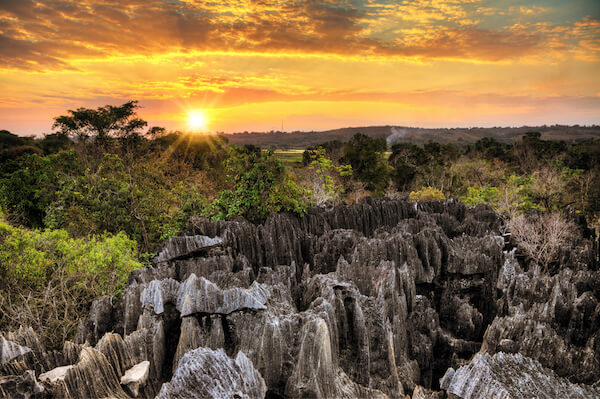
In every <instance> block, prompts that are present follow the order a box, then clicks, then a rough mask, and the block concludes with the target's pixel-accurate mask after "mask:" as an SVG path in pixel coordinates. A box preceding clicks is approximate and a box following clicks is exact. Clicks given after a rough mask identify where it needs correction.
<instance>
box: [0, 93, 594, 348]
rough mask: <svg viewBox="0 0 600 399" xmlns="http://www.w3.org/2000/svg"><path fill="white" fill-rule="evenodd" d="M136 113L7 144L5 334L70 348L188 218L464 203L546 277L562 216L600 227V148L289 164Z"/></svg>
mask: <svg viewBox="0 0 600 399" xmlns="http://www.w3.org/2000/svg"><path fill="white" fill-rule="evenodd" d="M138 108H139V107H138V104H137V103H136V102H134V101H131V102H128V103H125V104H123V105H121V106H105V107H100V108H97V109H86V108H80V109H78V110H74V111H69V112H68V113H67V114H66V115H62V116H59V117H57V118H56V119H55V124H54V131H55V132H54V133H52V134H48V135H46V136H44V137H41V138H33V137H19V136H16V135H14V134H11V133H10V132H7V131H0V209H1V210H2V214H1V215H0V301H1V302H0V330H7V329H12V328H15V327H16V326H18V325H19V324H29V325H33V326H34V327H35V328H37V329H39V330H40V331H43V332H44V335H45V337H46V339H47V341H48V343H50V344H51V345H53V344H57V343H59V342H62V341H63V340H64V338H66V337H71V336H72V335H73V334H74V332H75V329H76V321H77V318H78V315H79V314H82V313H83V312H84V311H85V310H86V309H87V308H89V305H90V304H91V301H93V300H94V299H95V298H97V297H99V296H101V295H106V294H108V295H117V296H118V293H119V290H120V289H121V288H122V286H123V284H124V282H125V280H126V277H127V275H128V273H129V272H130V271H131V270H133V269H135V268H139V267H143V266H144V265H145V264H146V263H147V261H146V260H147V259H148V258H149V257H150V256H151V254H152V253H153V252H155V251H156V249H157V247H158V245H159V244H160V243H161V242H162V241H163V240H164V239H166V238H168V237H170V236H172V235H174V234H177V233H179V232H181V231H182V230H184V229H185V228H186V227H187V223H188V220H189V218H190V216H192V215H196V216H204V217H208V218H211V219H214V220H223V219H231V218H235V217H245V218H247V219H249V220H251V221H254V222H261V221H263V220H265V219H266V218H267V217H268V216H269V215H270V214H272V213H274V212H279V211H287V212H293V213H296V214H298V215H303V214H304V213H305V212H306V210H307V207H308V206H310V205H312V204H318V205H325V204H331V203H342V202H355V201H358V200H359V199H360V197H362V196H364V195H367V194H370V195H377V196H382V195H391V196H402V195H404V196H406V197H408V198H409V199H410V200H413V201H427V200H439V199H443V198H451V197H455V198H459V199H461V200H462V201H463V202H465V203H466V204H468V205H472V206H474V205H477V204H481V203H487V204H490V205H491V206H493V207H494V208H495V209H496V210H498V211H499V212H501V213H503V214H505V215H506V218H507V220H508V221H510V223H507V226H510V228H511V230H513V231H514V233H515V237H516V238H517V239H519V237H521V239H522V240H523V247H524V248H529V251H530V258H531V259H532V261H534V262H536V263H537V264H539V265H540V266H541V267H542V268H543V269H544V270H546V271H548V272H551V271H552V267H553V262H555V260H556V259H555V258H556V246H557V245H559V244H560V242H561V241H564V239H566V238H564V233H565V232H568V234H569V235H571V236H572V235H573V234H576V228H575V226H574V225H573V224H572V223H570V222H568V221H567V219H565V217H564V215H565V214H567V213H570V214H573V213H579V214H582V215H585V216H586V217H587V219H588V220H589V221H591V222H592V223H594V224H595V225H597V224H598V217H599V215H600V184H598V183H599V182H600V179H599V178H600V141H598V140H588V141H585V142H579V143H576V144H573V143H566V142H564V141H553V140H542V138H541V135H540V134H539V133H535V132H528V133H526V134H525V135H524V136H523V137H522V138H521V139H520V140H518V141H515V142H514V143H512V144H511V143H505V142H500V141H497V140H495V139H493V138H482V139H480V140H478V141H477V142H475V143H473V144H465V145H461V146H459V145H455V144H447V143H446V144H442V143H437V142H433V141H429V142H426V143H424V144H422V145H417V144H413V143H409V142H402V143H397V144H395V145H393V146H392V147H391V148H388V146H387V143H386V141H385V139H382V138H372V137H369V136H366V135H363V134H360V133H359V134H355V135H354V136H352V137H351V139H350V140H349V141H347V142H345V143H344V142H340V141H330V142H326V143H323V144H322V145H320V146H315V147H311V148H309V149H307V150H306V151H305V152H304V154H303V156H302V161H301V162H300V161H298V162H283V161H282V159H281V158H280V157H278V156H277V154H276V153H274V152H273V151H271V150H263V149H261V148H258V147H255V146H253V145H245V146H242V147H238V146H234V145H229V144H228V142H227V140H226V139H225V138H224V137H223V136H211V135H195V134H187V133H181V132H167V131H165V130H164V129H161V128H157V127H150V128H149V127H148V126H147V123H146V122H145V121H144V120H142V119H140V118H139V117H138V116H137V114H136V113H137V110H138ZM298 155H300V154H298ZM298 158H299V157H298ZM298 160H299V159H298ZM544 218H546V219H544ZM540 224H545V225H549V224H552V226H553V230H552V231H553V232H554V233H553V234H554V235H555V236H556V237H554V236H553V237H554V238H552V240H553V242H554V243H555V244H556V245H554V244H553V245H554V246H550V247H548V246H545V245H543V243H544V242H546V241H548V240H547V238H548V237H547V236H546V235H547V234H546V233H544V231H543V229H542V230H540V229H539V226H540ZM571 233H572V234H571ZM545 234H546V235H545ZM548 234H549V233H548ZM561 234H562V235H561ZM49 297H51V298H53V300H52V301H49V300H48V298H49Z"/></svg>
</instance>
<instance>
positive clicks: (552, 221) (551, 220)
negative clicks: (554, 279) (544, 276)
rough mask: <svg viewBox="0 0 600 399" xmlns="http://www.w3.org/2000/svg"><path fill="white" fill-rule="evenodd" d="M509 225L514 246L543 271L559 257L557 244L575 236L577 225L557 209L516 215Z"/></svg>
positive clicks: (570, 239)
mask: <svg viewBox="0 0 600 399" xmlns="http://www.w3.org/2000/svg"><path fill="white" fill-rule="evenodd" d="M508 225H509V228H510V232H511V237H512V239H514V241H515V243H516V245H517V247H518V248H519V249H521V250H522V251H523V252H524V253H525V255H526V256H528V257H529V258H530V259H531V260H532V261H533V262H535V263H536V264H537V265H539V266H540V267H541V268H542V270H543V271H544V272H549V271H550V266H551V265H552V264H553V263H554V262H556V261H557V260H558V254H559V250H560V247H561V246H563V245H565V244H568V243H569V242H570V241H572V240H574V239H575V238H576V237H577V236H578V230H577V226H575V224H574V223H573V222H571V221H568V220H566V219H565V218H564V217H563V216H562V215H561V214H560V213H558V212H553V213H547V214H542V215H530V216H523V215H519V216H515V217H513V218H512V219H511V220H510V221H509V223H508Z"/></svg>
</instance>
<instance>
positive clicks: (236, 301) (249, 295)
mask: <svg viewBox="0 0 600 399" xmlns="http://www.w3.org/2000/svg"><path fill="white" fill-rule="evenodd" d="M269 296H270V293H269V290H268V288H267V286H266V285H265V284H259V283H257V282H256V281H255V282H254V283H252V285H251V286H250V288H240V287H235V288H230V289H226V290H222V289H220V288H219V287H218V286H217V285H216V284H215V283H213V282H212V281H209V280H207V279H205V278H204V277H196V275H195V274H193V273H192V274H191V275H190V276H189V277H188V278H187V280H185V281H184V282H183V283H179V282H178V281H175V280H173V279H165V280H160V281H159V280H153V281H152V282H151V283H150V284H149V285H148V287H147V288H145V289H144V291H142V293H141V295H140V301H141V303H142V306H151V307H152V309H154V313H156V314H161V313H163V312H164V307H165V304H166V303H175V304H176V307H177V310H178V311H179V312H180V313H181V317H185V316H189V315H191V314H194V313H206V314H230V313H233V312H235V311H237V310H243V309H254V310H261V309H266V308H267V307H266V306H265V304H266V303H267V300H268V299H269Z"/></svg>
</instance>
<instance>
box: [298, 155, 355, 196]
mask: <svg viewBox="0 0 600 399" xmlns="http://www.w3.org/2000/svg"><path fill="white" fill-rule="evenodd" d="M305 153H306V152H305ZM310 159H311V162H310V169H312V170H313V171H314V172H315V179H314V180H313V181H312V193H313V199H314V200H315V202H316V204H317V205H322V204H325V203H328V202H335V201H336V200H337V199H338V197H339V194H341V193H342V192H343V187H341V185H340V184H339V183H337V184H336V178H345V177H350V176H352V166H351V165H335V164H334V163H333V161H332V160H331V159H329V158H328V157H327V156H326V150H325V148H323V147H317V148H316V149H315V150H312V151H311V153H310Z"/></svg>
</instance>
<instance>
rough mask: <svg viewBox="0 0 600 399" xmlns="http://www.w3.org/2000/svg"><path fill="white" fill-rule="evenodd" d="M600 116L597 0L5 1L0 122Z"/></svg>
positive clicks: (291, 125)
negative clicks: (113, 109) (113, 114)
mask: <svg viewBox="0 0 600 399" xmlns="http://www.w3.org/2000/svg"><path fill="white" fill-rule="evenodd" d="M128 100H138V101H139V104H140V105H141V107H142V108H141V109H140V110H139V115H140V116H141V117H142V118H143V119H145V120H147V121H148V122H149V124H150V125H151V126H162V127H166V128H167V129H179V130H190V129H192V128H196V129H199V128H200V127H198V126H195V127H192V126H190V124H189V117H188V115H189V114H190V113H195V114H196V121H197V120H198V117H197V115H198V114H201V115H204V116H205V117H206V119H207V123H206V124H205V125H204V126H201V129H203V130H205V131H211V132H214V131H224V132H239V131H270V130H281V127H282V126H283V130H285V131H293V130H325V129H331V128H339V127H348V126H367V125H398V126H420V127H471V126H521V125H530V126H533V125H543V124H548V125H551V124H557V123H558V124H580V125H591V124H600V1H598V0H569V1H564V0H546V1H522V0H521V1H517V0H466V1H458V0H411V1H388V0H362V1H354V0H347V1H343V0H327V1H280V0H255V1H244V0H215V1H210V0H208V1H196V0H77V1H67V0H0V129H7V130H9V131H11V132H13V133H17V134H21V135H41V134H44V133H50V132H51V131H52V123H53V118H54V117H57V116H59V115H65V114H66V112H67V110H69V109H76V108H80V107H86V108H95V107H99V106H103V105H106V104H111V105H120V104H123V103H125V102H126V101H128Z"/></svg>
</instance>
